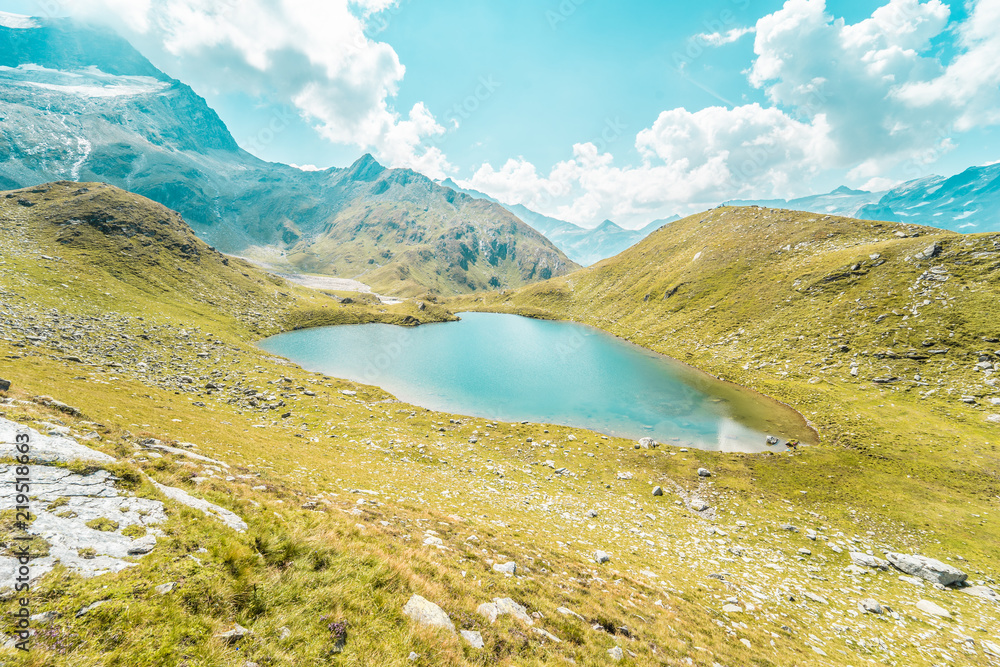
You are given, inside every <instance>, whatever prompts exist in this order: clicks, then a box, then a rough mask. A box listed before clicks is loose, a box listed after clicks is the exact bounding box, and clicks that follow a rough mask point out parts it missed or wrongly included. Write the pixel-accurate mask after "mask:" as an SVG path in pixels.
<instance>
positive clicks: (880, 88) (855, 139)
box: [468, 0, 1000, 224]
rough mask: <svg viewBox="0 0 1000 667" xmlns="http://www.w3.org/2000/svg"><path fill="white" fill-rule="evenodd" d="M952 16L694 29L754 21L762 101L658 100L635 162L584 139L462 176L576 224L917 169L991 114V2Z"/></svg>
mask: <svg viewBox="0 0 1000 667" xmlns="http://www.w3.org/2000/svg"><path fill="white" fill-rule="evenodd" d="M950 17H951V11H950V9H949V7H948V6H947V5H945V4H944V3H943V2H941V0H924V1H921V0H889V1H888V2H887V4H885V5H883V6H881V7H878V8H877V9H875V10H874V11H873V12H872V14H871V16H870V17H868V18H866V19H864V20H861V21H859V22H857V23H853V24H850V23H847V22H846V21H845V20H843V19H841V18H836V17H835V16H833V15H832V14H830V13H829V12H828V11H827V7H826V3H825V1H824V0H787V1H786V2H785V4H784V6H783V7H782V8H781V9H780V10H778V11H776V12H774V13H772V14H769V15H767V16H764V17H763V18H761V19H760V20H759V21H757V23H756V25H755V26H754V27H753V28H752V29H743V28H736V29H733V30H729V31H728V32H719V33H713V34H703V35H698V36H697V38H700V39H701V41H702V42H703V43H707V44H709V45H718V44H726V43H730V42H732V41H735V40H737V39H739V38H740V37H742V36H743V35H744V34H747V33H748V32H751V31H752V32H755V33H756V35H755V39H754V53H755V59H754V61H753V62H752V64H751V66H750V68H749V69H748V72H747V74H748V81H749V83H750V84H751V85H753V86H754V87H756V88H759V89H761V90H763V91H764V93H765V94H766V95H767V98H768V100H769V101H770V106H769V107H763V106H760V105H756V104H751V105H744V106H737V107H734V108H722V107H710V108H707V109H702V110H700V111H696V112H690V111H687V110H685V109H673V110H670V111H665V112H663V113H661V114H660V116H659V118H657V120H656V122H655V123H653V125H652V126H651V127H649V128H647V129H644V130H642V131H641V132H639V133H638V135H637V136H636V143H635V146H636V149H637V150H638V151H639V154H640V156H641V158H642V163H641V164H639V165H637V166H633V167H626V168H618V167H615V166H613V165H614V158H613V156H611V155H600V156H598V155H595V154H596V149H593V146H591V145H589V144H581V145H577V146H575V147H574V156H573V158H572V159H570V160H566V161H563V162H560V163H559V164H557V165H555V166H554V167H553V168H552V170H551V171H550V173H549V174H548V175H547V176H542V175H539V174H538V171H537V169H536V168H535V166H534V165H532V164H530V163H528V162H526V161H524V160H523V159H519V160H512V161H509V162H507V164H505V165H504V166H503V167H502V168H500V169H494V168H493V167H492V166H491V165H488V164H487V165H483V166H482V167H481V168H480V169H479V170H478V171H477V172H476V173H475V174H474V175H473V177H472V178H471V179H470V180H469V181H468V184H469V185H470V186H471V187H474V188H476V189H480V190H484V191H486V192H488V193H490V194H493V195H495V196H497V197H498V198H499V199H501V200H503V201H507V202H509V203H524V204H525V205H527V206H529V207H535V208H538V209H539V210H540V211H541V212H542V213H547V214H549V215H555V216H557V217H560V216H561V217H564V218H565V219H569V220H571V221H574V222H580V223H584V224H595V223H596V222H599V221H600V220H601V219H602V218H603V217H609V216H610V217H614V216H616V215H617V216H620V218H616V219H621V220H622V221H624V222H626V223H628V222H629V221H630V220H631V221H633V222H635V221H643V220H648V219H649V218H650V217H651V216H653V215H660V214H665V213H668V212H674V210H676V211H682V212H683V211H684V210H687V211H691V210H694V209H696V208H697V207H699V206H705V205H711V204H714V203H717V202H719V201H722V200H726V199H735V198H741V199H742V198H771V197H787V196H799V195H803V194H808V193H809V192H810V187H809V184H810V179H811V178H812V177H813V176H816V175H818V174H822V173H829V172H830V171H832V170H837V171H846V172H847V177H848V180H849V181H850V182H852V183H855V184H858V183H863V184H864V186H863V187H865V189H876V190H880V189H884V188H885V187H886V186H887V185H891V184H893V183H894V182H896V181H898V180H901V179H899V178H895V179H894V178H893V176H894V175H897V176H898V175H905V177H907V178H913V177H915V176H920V175H923V174H924V173H926V170H927V169H928V168H929V166H930V165H932V164H933V163H934V162H936V161H937V160H938V159H939V158H940V157H941V156H942V155H944V154H945V153H947V152H948V151H950V150H952V149H954V148H955V146H956V139H955V138H954V137H953V135H955V134H956V133H960V132H962V131H965V130H968V129H971V128H975V127H981V126H986V125H992V124H1000V30H998V29H997V28H998V26H1000V0H973V1H972V3H971V4H970V16H969V18H968V19H967V20H965V21H964V22H962V23H960V24H957V25H955V24H951V25H949V20H950ZM952 32H954V34H957V36H958V37H957V39H956V40H955V41H954V46H955V47H956V51H957V55H955V56H954V57H953V58H952V59H951V61H950V62H942V60H941V56H940V52H939V50H938V49H937V48H936V47H935V43H936V41H937V40H940V39H941V38H943V37H944V38H947V37H948V36H949V35H950V34H951V33H952ZM588 147H589V148H588ZM900 172H905V174H901V173H900ZM672 209H673V210H672Z"/></svg>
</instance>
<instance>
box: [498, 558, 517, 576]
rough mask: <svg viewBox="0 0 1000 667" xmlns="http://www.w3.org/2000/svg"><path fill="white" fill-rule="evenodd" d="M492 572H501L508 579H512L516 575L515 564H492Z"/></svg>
mask: <svg viewBox="0 0 1000 667" xmlns="http://www.w3.org/2000/svg"><path fill="white" fill-rule="evenodd" d="M493 571H494V572H501V573H503V574H506V575H507V576H508V577H513V576H514V575H515V574H517V564H516V563H514V562H513V561H511V562H509V563H504V564H502V565H501V564H500V563H494V564H493Z"/></svg>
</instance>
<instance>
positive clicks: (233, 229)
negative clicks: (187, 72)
mask: <svg viewBox="0 0 1000 667" xmlns="http://www.w3.org/2000/svg"><path fill="white" fill-rule="evenodd" d="M59 180H72V181H103V182H107V183H110V184H112V185H116V186H118V187H121V188H124V189H127V190H130V191H132V192H135V193H137V194H140V195H144V196H146V197H148V198H150V199H152V200H154V201H156V202H159V203H161V204H164V205H166V206H168V207H170V208H173V209H175V210H177V211H179V212H180V213H181V214H182V215H183V216H184V218H185V220H186V221H187V222H188V223H189V224H190V225H191V227H192V228H193V229H194V230H195V232H196V233H197V234H198V235H199V236H201V237H202V238H204V239H205V240H207V241H209V242H210V243H212V244H213V245H215V246H217V247H219V248H220V249H222V250H224V251H227V252H236V253H242V254H246V253H249V254H254V253H256V254H259V255H260V256H262V257H263V256H267V257H268V258H269V259H270V258H275V257H277V258H281V261H282V262H283V263H284V264H285V265H287V267H288V268H289V269H294V270H305V271H310V272H317V273H334V274H336V275H340V276H342V277H350V278H355V279H358V280H362V281H364V282H367V283H369V284H371V285H373V286H377V287H378V288H379V289H381V290H383V291H386V292H396V293H406V294H419V293H423V292H425V291H428V290H431V291H439V292H441V293H455V292H467V291H471V290H475V289H485V288H491V287H492V288H496V287H519V286H521V285H523V284H525V283H526V282H530V281H534V280H540V279H543V278H547V277H550V276H554V275H561V274H562V273H565V272H567V271H569V270H572V269H574V268H576V266H575V265H574V264H573V263H572V262H571V261H569V260H568V259H567V258H566V257H565V255H563V253H561V252H560V251H559V250H558V249H557V248H556V247H555V246H554V245H552V243H551V242H549V241H548V240H547V239H546V238H545V237H544V236H542V235H541V234H539V233H537V232H536V231H535V230H533V229H532V228H530V227H529V226H528V225H526V224H525V223H523V222H522V221H521V220H519V219H518V218H517V217H516V216H514V215H512V214H511V213H510V212H508V211H507V210H505V209H503V208H502V207H501V206H499V205H496V204H493V203H490V202H484V201H479V200H476V199H474V198H472V197H467V196H465V195H461V194H458V193H456V192H454V191H452V190H449V189H447V188H444V187H441V186H439V185H437V184H435V183H434V182H433V181H431V180H430V179H428V178H426V177H424V176H422V175H420V174H417V173H416V172H412V171H409V170H396V169H385V168H384V167H383V166H382V165H380V164H378V163H377V162H376V161H375V160H374V158H372V157H371V156H370V155H366V156H364V157H362V158H361V159H359V160H358V161H357V162H356V163H355V164H354V165H352V166H351V167H349V168H344V169H328V170H325V171H315V172H305V171H302V170H299V169H296V168H294V167H292V166H289V165H284V164H275V163H269V162H264V161H263V160H260V159H258V158H256V157H254V156H253V155H251V154H250V153H247V152H246V151H244V150H242V149H241V148H240V147H239V146H238V145H237V143H236V141H235V140H234V139H233V137H232V135H231V134H230V133H229V130H228V129H227V128H226V126H225V124H224V123H223V122H222V120H221V119H220V118H219V116H218V115H217V114H216V113H215V111H213V110H212V109H211V108H210V107H209V106H208V104H207V103H206V102H205V100H204V99H202V98H201V97H199V96H198V95H197V94H196V93H195V92H194V91H193V90H192V89H191V88H190V87H188V86H186V85H185V84H183V83H181V82H180V81H176V80H174V79H172V78H170V77H169V76H167V75H166V74H164V73H163V72H161V71H159V70H158V69H156V68H155V67H154V66H153V65H152V64H151V63H150V62H149V61H148V60H147V59H146V58H145V57H144V56H142V54H141V53H139V52H138V51H136V50H135V49H134V48H133V47H132V46H131V45H130V44H129V43H128V42H127V41H125V40H124V39H122V38H121V37H119V36H118V35H117V34H115V33H114V32H112V31H110V30H108V29H105V28H99V27H93V26H87V25H80V24H78V23H75V22H72V21H69V20H62V19H60V20H51V21H50V20H45V19H32V18H27V17H18V16H14V15H9V14H5V15H0V190H2V189H14V188H20V187H27V186H33V185H37V184H40V183H45V182H49V181H59Z"/></svg>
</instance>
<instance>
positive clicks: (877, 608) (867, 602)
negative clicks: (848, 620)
mask: <svg viewBox="0 0 1000 667" xmlns="http://www.w3.org/2000/svg"><path fill="white" fill-rule="evenodd" d="M858 609H860V610H861V611H862V613H865V614H881V613H882V611H883V610H882V605H880V604H879V603H878V600H874V599H872V598H865V599H864V600H861V601H860V602H858Z"/></svg>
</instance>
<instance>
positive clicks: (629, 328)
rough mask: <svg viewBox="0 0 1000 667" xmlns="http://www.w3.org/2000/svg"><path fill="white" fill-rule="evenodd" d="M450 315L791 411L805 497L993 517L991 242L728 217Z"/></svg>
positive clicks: (929, 515)
mask: <svg viewBox="0 0 1000 667" xmlns="http://www.w3.org/2000/svg"><path fill="white" fill-rule="evenodd" d="M450 307H452V308H455V309H461V308H470V309H481V310H495V311H509V312H519V313H524V314H529V315H534V316H538V317H551V318H565V319H571V320H575V321H579V322H583V323H587V324H592V325H594V326H597V327H599V328H601V329H604V330H606V331H609V332H611V333H614V334H616V335H618V336H621V337H623V338H625V339H627V340H630V341H632V342H635V343H638V344H640V345H642V346H644V347H647V348H650V349H652V350H656V351H659V352H663V353H665V354H668V355H670V356H673V357H675V358H678V359H681V360H683V361H686V362H688V363H690V364H692V365H694V366H697V367H699V368H702V369H704V370H707V371H709V372H711V373H713V374H715V375H717V376H721V377H724V378H726V379H730V380H732V381H735V382H738V383H740V384H743V385H746V386H749V387H752V388H754V389H757V390H759V391H761V392H762V393H765V394H768V395H770V396H773V397H775V398H777V399H779V400H782V401H784V402H786V403H788V404H790V405H791V406H792V407H794V408H796V409H798V410H799V411H800V412H802V413H803V414H804V415H805V416H806V417H807V418H808V419H809V420H810V421H812V422H813V424H814V425H815V426H816V427H817V428H818V429H819V432H820V435H821V437H822V438H823V442H824V445H823V446H821V447H819V448H816V449H815V450H813V451H811V452H810V454H809V456H810V458H811V460H812V462H813V463H814V464H815V467H809V468H807V467H805V466H803V467H802V468H801V469H800V471H799V473H800V474H801V475H802V476H803V479H802V480H801V484H802V486H801V487H800V488H803V489H805V488H809V497H810V498H813V499H816V500H818V499H820V498H823V499H826V500H829V501H831V502H843V503H845V504H853V503H858V502H869V503H872V504H877V505H881V506H883V507H885V509H883V510H881V511H882V512H884V513H885V514H887V515H888V516H892V517H893V518H895V519H898V520H900V521H904V522H907V523H909V524H910V525H914V526H928V527H929V526H934V525H936V524H937V523H939V522H940V517H941V516H945V515H948V514H946V513H953V514H952V516H955V517H965V519H964V520H965V521H966V522H967V523H965V524H964V525H965V529H964V530H969V531H973V530H979V528H975V529H974V528H972V525H974V524H975V523H977V522H976V521H975V520H973V519H971V518H970V517H969V515H968V514H967V512H966V510H965V509H963V507H964V505H963V503H964V502H965V501H966V499H969V498H977V499H979V500H978V501H973V502H982V503H985V506H988V507H992V508H993V510H996V509H1000V504H998V501H1000V496H998V491H1000V455H998V453H997V451H998V447H997V439H998V437H1000V435H998V434H1000V416H998V415H1000V381H998V380H1000V376H998V375H997V370H1000V234H981V235H961V234H957V233H954V232H947V231H943V230H938V229H933V228H927V227H918V226H911V225H904V224H894V223H879V222H866V221H858V220H852V219H848V218H836V217H831V216H817V215H813V214H809V213H800V212H791V211H783V210H775V209H762V208H754V207H751V208H728V207H727V208H720V209H715V210H712V211H709V212H706V213H703V214H699V215H694V216H690V217H688V218H685V219H684V220H681V221H679V222H675V223H672V224H671V225H668V226H667V227H665V228H664V229H661V230H660V231H659V232H656V233H654V234H653V235H651V236H650V237H649V238H648V239H646V240H645V241H643V242H642V243H640V244H638V245H637V246H635V247H634V248H631V249H629V250H628V251H626V252H624V253H622V254H621V255H619V256H617V257H615V258H612V259H609V260H605V261H604V262H601V263H599V264H597V265H596V266H594V267H591V268H589V269H584V270H581V271H578V272H576V273H573V274H571V275H569V276H566V277H563V278H558V279H554V280H550V281H547V282H544V283H541V284H539V285H533V286H529V287H527V288H524V289H522V290H520V291H518V292H512V293H504V294H501V295H490V296H476V297H466V298H462V299H458V300H456V301H454V302H452V303H451V304H450ZM984 443H985V444H984ZM824 469H827V470H828V472H826V471H824ZM807 471H808V472H807ZM831 473H832V478H834V479H837V486H831V485H830V483H829V482H827V481H826V478H827V475H828V474H831ZM760 474H761V476H764V475H769V474H771V473H765V472H763V471H761V473H760ZM807 480H808V482H807ZM887 502H888V506H887V507H886V506H885V505H884V503H887ZM985 506H984V508H985ZM944 508H948V509H947V510H946V509H944ZM966 534H967V535H970V536H971V535H972V533H971V532H970V533H966ZM956 537H957V535H956ZM966 546H967V547H968V548H970V549H975V548H982V547H983V546H984V545H983V544H979V546H978V547H977V546H975V545H973V544H968V545H966ZM963 548H965V546H963Z"/></svg>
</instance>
